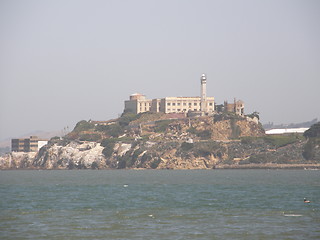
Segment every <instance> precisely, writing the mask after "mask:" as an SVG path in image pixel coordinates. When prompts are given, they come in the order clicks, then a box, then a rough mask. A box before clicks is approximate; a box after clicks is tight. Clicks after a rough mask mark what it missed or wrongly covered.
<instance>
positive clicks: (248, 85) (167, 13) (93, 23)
mask: <svg viewBox="0 0 320 240" xmlns="http://www.w3.org/2000/svg"><path fill="white" fill-rule="evenodd" d="M319 23H320V1H317V0H282V1H276V0H271V1H254V0H244V1H233V0H227V1H222V0H212V1H211V0H198V1H195V0H191V1H183V0H173V1H168V0H163V1H155V0H148V1H147V0H136V1H128V0H108V1H103V0H93V1H88V0H65V1H62V0H57V1H47V0H44V1H40V0H28V1H22V0H15V1H12V0H3V1H1V2H0V34H1V38H0V52H1V54H0V96H1V97H0V140H1V139H5V138H9V137H18V136H21V135H23V134H26V133H28V132H32V131H34V130H43V131H55V130H63V129H64V128H65V127H67V126H69V128H70V129H73V127H74V126H75V124H76V123H77V122H78V121H80V120H83V119H84V120H89V119H93V120H107V119H111V118H116V117H118V116H119V114H121V113H122V111H123V108H124V101H125V100H126V99H128V98H129V95H130V94H132V93H135V92H139V93H142V94H145V95H146V96H147V97H148V98H162V97H166V96H199V94H200V77H201V74H202V73H206V74H207V95H208V96H213V97H215V101H216V103H217V104H221V103H223V101H224V100H228V101H229V102H232V101H233V98H237V99H241V100H243V101H244V102H245V113H246V114H248V113H252V112H253V111H258V112H259V113H260V118H261V121H262V122H263V123H267V122H274V123H276V124H280V123H298V122H305V121H310V120H312V119H314V118H318V119H319V118H320V107H319V106H318V104H317V103H318V102H319V93H320V28H319Z"/></svg>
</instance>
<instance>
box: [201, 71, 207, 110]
mask: <svg viewBox="0 0 320 240" xmlns="http://www.w3.org/2000/svg"><path fill="white" fill-rule="evenodd" d="M200 94H201V95H200V96H201V105H200V111H201V112H202V113H206V112H207V77H206V75H205V74H202V76H201V93H200Z"/></svg>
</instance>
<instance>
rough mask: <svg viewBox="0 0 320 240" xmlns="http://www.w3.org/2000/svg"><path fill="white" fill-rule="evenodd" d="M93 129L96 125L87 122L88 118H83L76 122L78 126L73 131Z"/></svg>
mask: <svg viewBox="0 0 320 240" xmlns="http://www.w3.org/2000/svg"><path fill="white" fill-rule="evenodd" d="M90 129H91V130H93V129H94V125H93V124H92V123H90V122H87V121H86V120H82V121H80V122H78V123H77V124H76V126H75V127H74V129H73V132H81V131H88V130H90Z"/></svg>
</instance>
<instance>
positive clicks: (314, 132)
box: [303, 122, 320, 138]
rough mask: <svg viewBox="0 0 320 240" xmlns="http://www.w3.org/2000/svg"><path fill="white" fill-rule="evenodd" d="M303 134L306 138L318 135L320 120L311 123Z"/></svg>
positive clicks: (319, 133) (319, 132) (319, 134)
mask: <svg viewBox="0 0 320 240" xmlns="http://www.w3.org/2000/svg"><path fill="white" fill-rule="evenodd" d="M303 136H305V137H306V138H315V137H320V122H318V123H315V124H313V125H312V126H311V127H310V128H309V129H308V130H307V131H305V132H304V134H303Z"/></svg>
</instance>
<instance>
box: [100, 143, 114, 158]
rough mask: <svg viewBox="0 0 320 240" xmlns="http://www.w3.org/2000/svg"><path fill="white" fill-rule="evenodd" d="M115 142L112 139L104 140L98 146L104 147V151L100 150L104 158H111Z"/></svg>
mask: <svg viewBox="0 0 320 240" xmlns="http://www.w3.org/2000/svg"><path fill="white" fill-rule="evenodd" d="M115 142H116V139H113V138H106V139H103V140H102V142H101V144H100V145H101V146H102V147H104V149H103V150H102V153H103V155H104V156H105V157H106V158H110V157H111V155H112V153H113V148H114V145H115Z"/></svg>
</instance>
